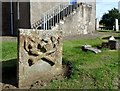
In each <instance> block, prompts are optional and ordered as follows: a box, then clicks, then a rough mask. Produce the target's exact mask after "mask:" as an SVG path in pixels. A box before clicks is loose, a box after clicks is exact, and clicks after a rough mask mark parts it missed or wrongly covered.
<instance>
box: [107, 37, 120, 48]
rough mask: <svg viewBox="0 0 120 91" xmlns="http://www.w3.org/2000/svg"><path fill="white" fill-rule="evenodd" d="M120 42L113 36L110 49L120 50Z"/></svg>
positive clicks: (109, 45) (110, 39)
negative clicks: (119, 47)
mask: <svg viewBox="0 0 120 91" xmlns="http://www.w3.org/2000/svg"><path fill="white" fill-rule="evenodd" d="M118 45H119V44H118V41H117V40H116V39H115V38H114V36H111V37H110V38H109V41H108V48H110V49H111V50H113V49H118Z"/></svg>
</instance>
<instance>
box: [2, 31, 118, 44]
mask: <svg viewBox="0 0 120 91" xmlns="http://www.w3.org/2000/svg"><path fill="white" fill-rule="evenodd" d="M104 35H108V36H109V35H113V36H114V35H117V34H116V33H110V32H95V33H93V34H85V35H83V34H79V35H71V36H65V37H64V40H76V39H94V38H97V37H101V36H104ZM0 41H2V42H3V41H7V42H8V41H9V42H12V41H17V37H12V36H0Z"/></svg>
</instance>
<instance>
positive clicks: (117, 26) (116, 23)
mask: <svg viewBox="0 0 120 91" xmlns="http://www.w3.org/2000/svg"><path fill="white" fill-rule="evenodd" d="M115 30H116V31H119V25H118V19H115Z"/></svg>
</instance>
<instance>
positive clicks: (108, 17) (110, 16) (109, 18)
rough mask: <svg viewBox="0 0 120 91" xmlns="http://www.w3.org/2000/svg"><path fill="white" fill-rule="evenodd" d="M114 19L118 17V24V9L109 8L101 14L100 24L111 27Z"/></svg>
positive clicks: (119, 14) (119, 16)
mask: <svg viewBox="0 0 120 91" xmlns="http://www.w3.org/2000/svg"><path fill="white" fill-rule="evenodd" d="M115 19H119V25H120V13H119V10H118V9H116V8H114V9H111V10H109V11H108V13H105V14H104V15H103V16H102V19H101V21H100V24H103V25H105V26H107V27H113V25H115Z"/></svg>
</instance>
